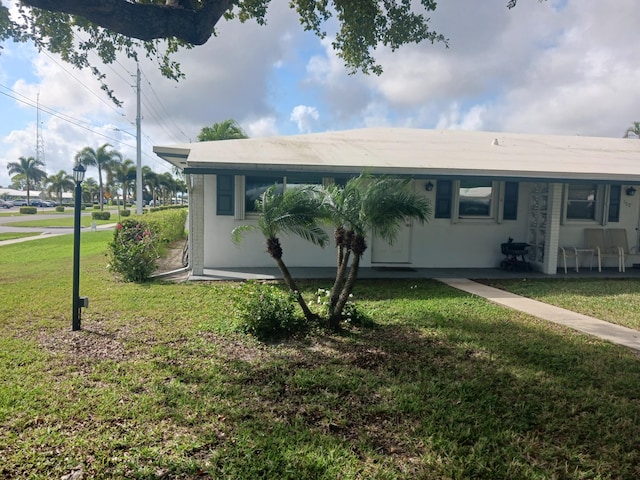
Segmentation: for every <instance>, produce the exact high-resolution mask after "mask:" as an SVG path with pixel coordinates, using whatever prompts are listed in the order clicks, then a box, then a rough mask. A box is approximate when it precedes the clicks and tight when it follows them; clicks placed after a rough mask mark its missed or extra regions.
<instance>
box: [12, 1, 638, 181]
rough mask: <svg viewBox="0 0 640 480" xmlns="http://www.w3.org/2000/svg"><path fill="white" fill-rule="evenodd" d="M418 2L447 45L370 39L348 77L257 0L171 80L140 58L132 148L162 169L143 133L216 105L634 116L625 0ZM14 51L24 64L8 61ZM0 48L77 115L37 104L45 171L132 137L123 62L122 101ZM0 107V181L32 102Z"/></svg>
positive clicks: (319, 124)
mask: <svg viewBox="0 0 640 480" xmlns="http://www.w3.org/2000/svg"><path fill="white" fill-rule="evenodd" d="M430 16H431V18H432V26H433V27H434V28H436V29H437V30H438V31H439V32H441V33H443V34H445V35H446V36H447V37H448V38H449V39H450V48H449V49H445V48H444V46H443V45H438V44H436V45H431V44H429V43H423V44H420V45H407V46H405V47H402V48H401V49H399V50H398V51H396V52H391V51H390V50H388V49H384V48H381V49H379V50H378V51H377V52H376V57H377V58H378V60H379V62H380V63H381V65H382V66H383V68H384V73H383V74H382V75H381V76H379V77H378V76H375V75H372V76H366V75H362V74H355V75H348V74H347V72H346V69H345V68H344V66H343V63H342V60H341V59H340V58H338V56H337V55H336V53H335V52H334V51H333V50H332V48H331V38H326V39H324V40H318V39H315V37H312V36H310V34H309V33H305V32H303V31H302V29H301V28H300V25H299V22H298V19H297V17H296V14H295V12H294V11H293V10H291V9H289V8H288V6H287V4H286V2H272V4H271V6H270V12H269V17H268V25H267V26H266V27H261V26H258V25H255V24H254V23H252V22H248V23H245V24H241V23H239V22H237V21H232V22H223V23H221V24H220V25H219V28H218V32H217V34H218V35H217V36H216V37H214V38H212V39H211V40H210V41H209V42H208V43H207V44H206V45H204V46H201V47H196V48H194V49H192V50H188V51H184V52H181V53H180V54H179V55H178V58H177V60H179V61H180V63H181V66H182V69H183V71H184V72H185V74H186V79H184V80H182V81H181V82H179V83H175V82H172V81H170V80H166V79H164V78H162V77H161V76H160V75H159V73H158V71H157V68H156V66H155V65H154V64H153V63H151V62H150V61H148V60H144V61H143V62H142V63H141V67H142V70H143V73H144V75H143V80H142V92H143V112H142V115H143V121H142V128H143V133H144V141H143V161H144V162H145V163H148V164H150V165H151V166H153V167H154V168H157V169H162V168H167V167H166V165H165V164H163V162H162V161H160V160H159V159H158V158H157V157H156V156H155V155H154V154H153V153H152V152H151V147H152V145H154V144H160V145H167V144H174V143H181V142H188V141H193V140H195V138H196V135H197V134H198V132H199V131H200V129H201V128H202V127H203V126H205V125H210V124H212V123H214V122H217V121H221V120H225V119H227V118H233V119H236V120H238V121H239V122H240V124H241V125H242V126H243V127H244V128H245V130H246V131H247V133H248V134H249V135H250V136H252V137H260V136H270V135H276V134H283V133H291V132H295V131H296V130H297V131H299V132H308V131H324V130H339V129H347V128H359V127H365V126H384V125H388V126H408V127H415V128H458V129H484V130H495V131H520V132H530V133H558V134H582V135H606V136H616V137H618V136H621V135H622V133H623V132H624V131H625V129H626V128H627V126H629V125H630V124H631V122H632V121H634V120H636V121H637V120H640V113H638V112H640V89H638V87H637V86H638V85H640V64H638V62H637V25H638V24H640V9H638V8H637V0H617V1H616V3H615V7H612V6H611V5H610V4H608V3H606V2H602V1H601V0H566V1H565V0H547V1H546V2H542V3H540V2H536V1H526V2H525V1H521V2H518V6H517V7H516V8H515V9H512V10H508V9H507V8H506V1H505V0H485V1H483V2H477V1H476V0H448V1H447V2H439V4H438V8H437V10H436V11H435V12H433V13H431V14H430ZM27 56H33V58H34V60H33V65H32V70H31V71H25V72H24V74H23V75H17V73H16V68H14V66H15V65H20V66H23V64H24V63H25V62H24V58H25V57H27ZM0 59H1V60H2V61H1V62H0V79H1V80H2V81H1V83H2V85H7V86H9V87H10V88H11V89H13V90H14V91H15V92H17V95H24V96H25V97H27V98H29V99H32V100H33V101H35V96H36V94H37V92H38V91H39V92H40V100H41V103H42V104H44V105H46V106H47V107H50V108H53V109H55V110H56V112H59V113H60V114H63V115H69V116H71V117H73V119H74V121H76V120H77V121H78V122H77V123H81V124H82V125H84V123H82V122H88V123H89V124H90V125H92V126H91V127H90V129H91V130H93V131H89V130H85V129H83V128H81V127H80V126H78V125H76V124H74V123H68V122H66V121H65V120H63V119H62V118H58V117H55V116H52V115H49V114H44V115H43V116H42V118H43V124H42V130H43V136H44V141H45V155H46V160H47V168H48V169H49V168H51V170H52V171H57V170H58V169H62V168H64V169H67V170H69V169H70V168H71V165H72V159H73V155H74V154H75V152H77V151H78V150H80V149H81V148H82V147H84V146H86V145H92V146H98V145H100V144H102V143H105V142H111V143H113V144H114V146H115V147H116V148H118V149H121V150H122V151H123V153H124V154H125V155H126V156H129V157H131V158H134V156H135V148H133V147H134V145H135V141H134V140H133V139H132V138H131V136H130V135H127V134H123V133H120V132H117V131H114V130H113V127H114V126H115V127H116V128H120V129H122V130H127V131H128V132H134V131H135V127H134V126H133V124H134V123H135V117H136V108H135V106H136V100H135V91H134V89H133V88H132V85H133V83H134V79H133V77H132V76H131V74H132V73H133V72H134V71H135V65H133V64H132V63H131V62H128V61H127V60H123V59H120V62H121V63H118V64H114V65H113V66H110V67H105V68H103V70H104V72H105V73H107V75H108V78H107V80H108V81H109V84H110V86H111V87H112V88H113V89H114V91H115V93H116V94H117V96H118V97H119V98H120V99H121V100H123V101H124V106H123V108H122V109H115V108H114V107H111V106H108V105H106V104H105V99H104V96H103V95H102V94H101V92H100V90H99V85H98V83H97V82H96V81H95V79H93V78H92V77H91V75H90V74H89V73H88V72H84V71H77V70H73V69H71V67H68V66H66V65H65V68H66V69H68V70H69V72H65V71H64V70H62V69H61V68H60V67H59V65H57V64H56V62H54V61H52V60H51V58H49V57H46V56H44V55H37V54H36V53H35V52H34V50H33V48H24V46H20V45H12V44H11V45H8V47H7V49H6V50H5V51H4V52H3V53H2V57H0ZM60 63H61V64H62V62H60ZM85 86H86V87H87V88H85ZM89 90H90V91H91V92H95V93H96V94H97V95H98V96H100V98H98V97H97V96H96V94H94V93H90V92H89ZM0 109H1V110H2V111H3V114H4V115H3V118H2V119H0V140H1V143H0V184H6V183H7V182H8V175H7V173H6V167H4V165H6V162H8V161H15V160H16V159H17V157H18V156H20V155H26V156H31V155H33V153H32V152H34V149H35V117H36V115H35V109H33V108H31V107H26V106H25V105H24V104H20V103H18V102H16V101H13V100H11V99H10V98H8V97H4V96H0ZM65 118H66V117H65ZM101 135H104V136H101Z"/></svg>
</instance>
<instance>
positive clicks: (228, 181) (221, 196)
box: [216, 175, 235, 215]
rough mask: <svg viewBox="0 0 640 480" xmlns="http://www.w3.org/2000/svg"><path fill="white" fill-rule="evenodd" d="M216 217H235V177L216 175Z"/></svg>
mask: <svg viewBox="0 0 640 480" xmlns="http://www.w3.org/2000/svg"><path fill="white" fill-rule="evenodd" d="M216 179H217V183H216V192H217V196H216V215H233V211H234V208H233V207H234V198H235V195H234V193H235V192H234V186H235V180H234V178H233V175H216Z"/></svg>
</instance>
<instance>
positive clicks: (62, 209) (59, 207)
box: [56, 205, 64, 213]
mask: <svg viewBox="0 0 640 480" xmlns="http://www.w3.org/2000/svg"><path fill="white" fill-rule="evenodd" d="M56 212H60V213H62V212H64V207H63V206H62V205H58V206H57V207H56Z"/></svg>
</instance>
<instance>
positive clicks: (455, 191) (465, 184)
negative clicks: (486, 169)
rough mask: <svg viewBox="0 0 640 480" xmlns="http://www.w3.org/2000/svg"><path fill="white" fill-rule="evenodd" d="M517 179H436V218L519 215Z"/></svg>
mask: <svg viewBox="0 0 640 480" xmlns="http://www.w3.org/2000/svg"><path fill="white" fill-rule="evenodd" d="M519 188H520V185H519V183H518V182H498V181H493V180H487V179H478V178H475V179H473V178H471V179H463V180H438V181H437V183H436V198H435V209H434V216H435V218H450V219H451V221H452V222H454V223H456V222H458V221H474V220H485V221H486V220H489V221H495V222H497V223H502V221H503V220H517V218H518V190H519Z"/></svg>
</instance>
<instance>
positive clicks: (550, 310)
mask: <svg viewBox="0 0 640 480" xmlns="http://www.w3.org/2000/svg"><path fill="white" fill-rule="evenodd" d="M436 280H438V281H440V282H442V283H445V284H447V285H449V286H451V287H454V288H457V289H458V290H463V291H465V292H467V293H471V294H473V295H477V296H479V297H483V298H486V299H487V300H489V301H491V302H494V303H497V304H499V305H503V306H505V307H508V308H512V309H514V310H519V311H521V312H525V313H528V314H529V315H533V316H535V317H538V318H542V319H544V320H548V321H550V322H554V323H558V324H560V325H565V326H567V327H569V328H573V329H574V330H578V331H580V332H584V333H588V334H589V335H594V336H596V337H599V338H602V339H604V340H608V341H610V342H612V343H616V344H618V345H624V346H625V347H629V348H632V349H634V350H637V351H640V332H639V331H637V330H633V329H631V328H627V327H622V326H620V325H615V324H613V323H609V322H605V321H603V320H598V319H597V318H593V317H589V316H587V315H583V314H581V313H576V312H571V311H569V310H565V309H564V308H560V307H555V306H553V305H548V304H546V303H542V302H538V301H536V300H531V299H530V298H525V297H521V296H520V295H516V294H514V293H509V292H505V291H504V290H499V289H497V288H494V287H489V286H487V285H483V284H481V283H478V282H474V281H473V280H468V279H466V278H436Z"/></svg>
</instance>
